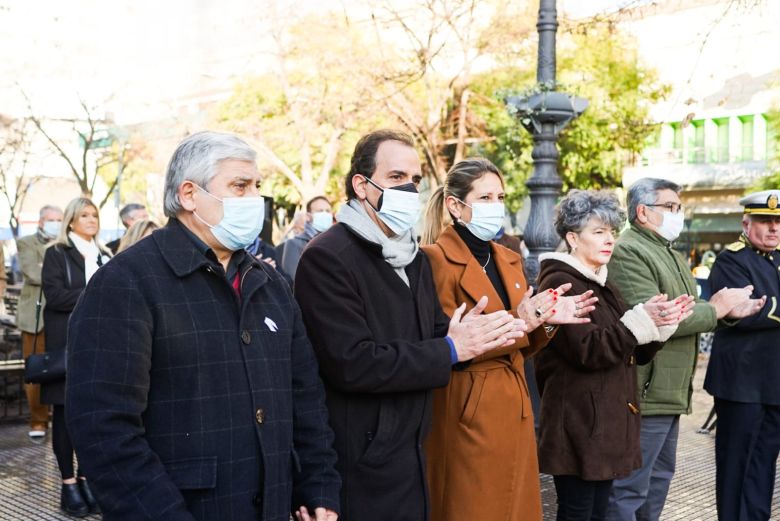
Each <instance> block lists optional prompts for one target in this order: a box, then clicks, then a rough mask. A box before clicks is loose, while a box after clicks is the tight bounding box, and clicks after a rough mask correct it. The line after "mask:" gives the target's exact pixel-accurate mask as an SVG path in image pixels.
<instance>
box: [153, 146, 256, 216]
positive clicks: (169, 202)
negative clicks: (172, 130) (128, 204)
mask: <svg viewBox="0 0 780 521" xmlns="http://www.w3.org/2000/svg"><path fill="white" fill-rule="evenodd" d="M256 158H257V153H256V152H255V151H254V150H253V149H252V147H250V146H249V145H248V144H247V143H246V142H245V141H244V140H243V139H241V138H239V137H238V136H235V135H233V134H224V133H221V132H209V131H206V132H198V133H197V134H193V135H191V136H189V137H188V138H186V139H185V140H184V141H182V142H181V143H180V144H179V146H178V147H176V151H175V152H174V153H173V156H171V162H170V163H168V172H167V173H166V174H165V199H164V201H163V210H164V212H165V215H166V217H176V214H177V213H178V212H179V211H180V210H182V206H181V203H180V202H179V194H178V191H179V186H181V184H182V183H183V182H184V181H192V182H193V183H195V184H197V185H198V186H200V187H202V188H207V187H208V184H209V182H210V181H211V180H212V179H213V178H214V176H215V175H216V174H217V165H218V164H219V162H220V161H225V160H228V159H236V160H239V161H251V162H252V163H254V162H255V160H256Z"/></svg>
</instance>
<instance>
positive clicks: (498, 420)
mask: <svg viewBox="0 0 780 521" xmlns="http://www.w3.org/2000/svg"><path fill="white" fill-rule="evenodd" d="M504 215H505V209H504V181H503V178H502V176H501V173H500V171H499V170H498V168H496V167H495V165H493V164H492V163H491V162H490V161H488V160H487V159H482V158H472V159H466V160H463V161H460V162H458V163H457V164H455V165H454V166H453V167H452V168H451V169H450V171H449V172H448V173H447V178H446V180H445V182H444V186H443V187H440V188H438V189H437V190H436V191H435V192H434V193H433V195H432V196H431V199H430V201H429V203H428V208H427V210H426V221H425V230H424V233H423V236H424V237H425V242H426V243H427V244H426V245H424V246H423V250H424V251H425V254H426V255H427V256H428V259H429V261H430V263H431V269H432V271H433V280H434V282H435V284H436V291H437V293H438V296H439V301H440V302H441V306H442V309H443V310H444V312H445V313H447V314H449V315H450V316H452V315H453V313H454V312H455V310H456V309H457V308H458V306H460V305H462V304H463V303H464V302H465V304H466V306H468V307H471V306H474V305H475V304H476V303H477V301H478V300H479V299H481V298H484V297H483V296H487V301H488V303H487V307H486V308H485V313H492V312H495V311H509V312H511V313H512V314H513V315H515V316H516V317H517V318H519V319H522V320H523V322H524V323H525V325H526V327H527V330H526V335H525V336H523V337H521V338H518V339H516V340H515V341H513V342H509V343H508V344H505V345H503V346H501V347H499V348H497V349H494V350H491V351H488V352H487V353H485V354H483V355H481V356H478V357H476V358H474V359H473V360H471V361H470V362H469V363H459V364H455V365H454V366H453V371H452V374H451V376H450V381H449V383H448V384H447V386H446V387H443V388H441V389H435V390H434V392H433V425H432V428H431V433H430V435H429V436H428V439H427V442H426V451H427V455H428V484H429V487H430V497H431V520H432V521H444V520H447V519H455V518H458V519H503V520H506V521H520V520H533V521H540V520H541V519H542V503H541V491H540V487H539V466H538V464H537V458H536V440H535V431H534V415H533V410H532V407H531V397H530V395H529V392H528V384H527V382H526V380H525V373H524V361H525V359H526V358H529V357H531V355H533V354H534V353H535V352H536V351H538V350H539V349H541V348H543V347H544V346H545V345H547V343H548V342H549V341H550V338H551V337H552V335H553V334H554V329H555V328H554V326H551V325H549V324H554V323H563V322H582V321H584V322H587V318H585V317H587V313H588V312H589V311H590V310H592V309H593V307H592V306H591V301H590V300H589V292H585V293H584V294H583V295H578V296H577V297H563V296H562V295H563V293H564V292H565V291H566V290H567V289H568V288H569V285H564V286H562V287H560V288H557V287H556V288H553V289H551V290H550V291H548V292H544V293H539V294H537V295H536V296H531V295H532V293H533V288H529V287H528V284H527V283H526V280H525V276H524V275H523V263H522V259H521V257H520V255H519V254H516V253H514V252H512V251H510V250H508V249H507V248H504V247H503V246H500V245H498V244H496V243H495V241H493V240H492V239H493V238H494V237H495V236H496V232H497V231H498V229H499V228H500V226H501V223H502V222H503V220H504ZM444 222H449V223H451V224H450V225H448V226H446V227H444V228H443V223H444ZM442 228H443V229H442ZM431 242H433V243H432V244H431ZM475 433H479V434H478V435H475ZM497 484H498V486H496V485H497Z"/></svg>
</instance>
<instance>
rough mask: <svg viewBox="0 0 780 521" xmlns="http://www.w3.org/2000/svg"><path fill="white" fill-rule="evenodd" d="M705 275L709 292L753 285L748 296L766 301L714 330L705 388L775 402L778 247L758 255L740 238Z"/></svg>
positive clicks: (779, 339) (779, 356)
mask: <svg viewBox="0 0 780 521" xmlns="http://www.w3.org/2000/svg"><path fill="white" fill-rule="evenodd" d="M709 280H710V288H711V290H712V293H715V292H717V291H718V290H720V289H721V288H724V287H728V288H741V287H744V286H747V285H748V284H752V285H753V288H754V289H753V298H758V297H761V296H762V295H766V296H767V301H766V304H765V305H764V308H763V309H762V310H761V311H759V312H758V313H757V314H755V315H753V316H750V317H747V318H743V319H742V320H740V321H739V322H737V324H736V325H734V326H732V327H727V328H722V329H718V330H717V331H716V332H715V339H714V340H713V343H712V354H711V356H710V362H709V364H708V367H707V376H706V378H705V379H704V388H705V389H706V390H707V392H709V393H710V394H711V395H713V396H715V397H717V398H722V399H725V400H730V401H732V402H744V403H762V404H766V405H780V378H778V375H780V307H778V299H779V298H780V250H776V251H774V252H772V253H769V254H762V253H760V252H757V251H756V250H754V249H753V248H751V247H750V246H747V245H745V243H744V241H741V242H738V243H734V244H731V245H729V246H728V247H727V248H726V249H725V250H723V252H722V253H721V254H720V255H718V258H717V259H716V260H715V264H714V265H713V266H712V272H711V273H710V279H709Z"/></svg>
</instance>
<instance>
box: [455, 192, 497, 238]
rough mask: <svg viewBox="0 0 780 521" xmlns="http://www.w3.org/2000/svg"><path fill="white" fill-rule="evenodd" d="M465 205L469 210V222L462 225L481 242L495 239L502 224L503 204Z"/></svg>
mask: <svg viewBox="0 0 780 521" xmlns="http://www.w3.org/2000/svg"><path fill="white" fill-rule="evenodd" d="M460 202H461V203H463V204H465V205H466V206H468V207H469V208H471V222H467V223H463V224H464V226H466V228H467V229H468V231H470V232H471V233H472V234H473V235H474V236H475V237H477V238H479V239H482V240H483V241H490V240H492V239H493V238H495V236H496V234H497V233H498V231H499V230H500V229H501V225H503V224H504V215H506V209H505V208H504V203H474V204H467V203H464V202H463V201H460Z"/></svg>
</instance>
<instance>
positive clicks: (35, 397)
mask: <svg viewBox="0 0 780 521" xmlns="http://www.w3.org/2000/svg"><path fill="white" fill-rule="evenodd" d="M38 216H39V218H38V229H37V230H36V231H35V233H34V234H32V235H27V236H25V237H20V238H18V239H17V240H16V249H17V251H18V255H19V265H20V268H21V270H22V275H23V276H24V284H23V285H22V291H21V293H20V294H19V304H18V306H17V308H16V325H17V326H18V327H19V330H20V331H21V332H22V352H23V357H24V358H27V357H28V356H29V355H30V354H31V353H32V352H33V348H35V351H36V352H40V351H43V350H44V345H45V342H46V340H45V338H46V336H45V331H44V320H43V309H44V306H45V299H44V298H43V295H42V293H41V268H42V267H43V256H44V253H45V251H46V246H47V245H48V244H49V243H50V242H51V241H53V240H55V239H56V238H57V236H58V235H59V234H60V228H61V227H62V210H60V209H59V208H58V207H56V206H50V205H46V206H43V207H42V208H41V210H40V212H39V214H38ZM39 298H40V300H41V308H40V310H38V313H37V315H38V316H37V317H36V307H37V306H36V304H37V302H38V299H39ZM36 322H37V329H36ZM36 333H38V335H37V337H36ZM24 390H25V392H26V394H27V403H28V405H29V408H30V432H29V433H28V434H29V436H30V438H31V439H32V440H34V441H39V440H42V439H43V437H44V436H46V431H47V429H48V427H49V407H48V406H46V405H42V404H41V401H40V391H41V388H40V386H39V385H38V384H26V385H25V386H24Z"/></svg>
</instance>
